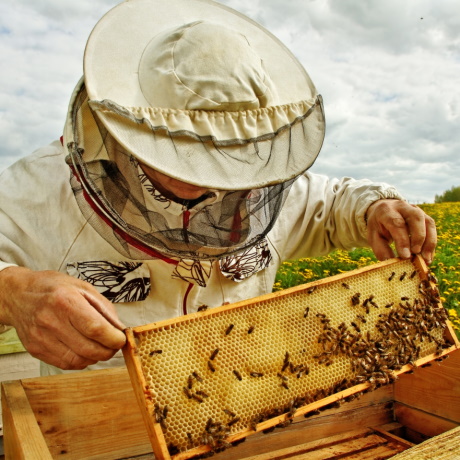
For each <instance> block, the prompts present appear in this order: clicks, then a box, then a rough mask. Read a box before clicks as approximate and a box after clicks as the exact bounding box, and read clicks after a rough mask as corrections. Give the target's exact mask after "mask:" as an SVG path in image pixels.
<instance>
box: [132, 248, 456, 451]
mask: <svg viewBox="0 0 460 460" xmlns="http://www.w3.org/2000/svg"><path fill="white" fill-rule="evenodd" d="M400 262H401V261H400V260H398V259H392V260H389V261H386V262H381V263H377V264H374V265H372V266H369V267H364V268H362V269H359V270H354V271H352V272H347V273H344V274H341V275H337V276H334V277H330V278H327V279H324V280H320V281H316V282H314V283H309V284H307V285H303V286H297V287H295V288H292V289H288V290H285V291H282V292H278V293H275V294H269V295H266V296H261V297H258V298H257V299H250V300H247V301H244V302H238V303H236V304H233V305H226V306H222V307H218V308H213V309H211V310H207V311H205V312H201V313H195V314H191V315H187V316H184V317H181V318H175V319H171V320H168V321H162V322H160V323H155V324H150V325H145V326H140V327H136V328H130V329H128V330H127V345H126V347H125V348H124V355H125V361H126V364H127V367H128V371H129V373H130V376H131V380H132V383H133V388H134V391H135V394H136V397H137V400H138V403H139V406H140V410H141V413H142V415H143V418H144V422H145V425H146V428H147V432H148V435H149V438H150V441H151V444H152V448H153V451H154V453H155V456H156V457H157V458H158V459H161V460H163V459H166V460H169V459H171V458H173V459H175V460H184V459H187V458H190V457H193V456H196V455H201V454H205V453H206V452H208V451H210V450H211V447H210V446H209V445H206V444H202V445H201V446H198V447H194V448H190V449H189V450H187V451H186V452H180V453H171V452H170V450H168V447H167V442H166V440H165V436H164V432H163V429H162V427H161V423H159V422H158V420H156V417H155V404H156V402H155V396H154V394H153V393H152V392H151V391H150V390H149V384H148V381H147V378H146V372H147V371H146V370H145V369H144V367H143V362H142V361H141V358H140V352H139V349H138V348H139V347H138V340H139V337H140V336H141V335H142V334H143V333H144V332H146V331H147V332H150V331H162V330H163V329H168V328H169V327H174V326H175V325H177V324H178V323H180V322H181V321H184V322H186V321H189V320H190V319H196V320H200V319H201V318H206V317H213V316H214V315H222V314H224V315H225V314H226V313H228V312H232V311H234V310H237V309H239V308H242V307H247V306H248V305H249V306H251V305H252V304H253V303H255V302H256V301H257V302H261V301H262V302H263V301H271V300H272V299H280V298H281V299H282V298H283V297H284V296H290V295H295V294H297V293H299V292H300V293H302V292H305V291H306V290H311V289H316V288H319V287H321V286H325V285H327V284H330V283H337V282H338V281H340V282H341V283H342V284H343V285H346V282H349V280H351V279H353V278H354V277H356V276H358V275H361V274H365V273H368V272H371V271H377V270H382V269H391V267H393V268H394V267H397V266H398V264H399V263H400ZM413 264H414V267H415V268H416V269H417V271H418V273H420V274H421V275H422V276H421V278H422V279H430V277H429V274H428V270H427V267H426V265H425V264H424V262H423V259H422V258H421V257H415V258H414V259H413ZM407 276H409V275H407ZM430 284H431V286H432V287H435V286H434V281H433V280H431V281H430ZM445 336H446V339H447V340H448V341H449V342H450V343H451V346H450V347H449V348H446V349H444V350H443V351H442V352H441V351H439V350H438V351H437V352H436V353H432V354H429V355H426V356H423V357H421V358H420V359H417V361H416V362H415V363H412V364H407V365H405V366H403V367H402V368H401V369H399V370H396V371H394V373H393V374H394V375H396V376H398V375H401V374H404V373H406V372H412V371H413V368H414V366H424V365H427V364H428V363H430V362H431V361H434V360H440V359H441V357H442V356H445V355H447V354H448V353H450V352H452V351H454V350H456V349H457V348H458V346H459V344H458V340H457V338H456V336H455V333H454V331H453V329H452V327H451V325H450V324H449V322H447V328H446V329H445ZM371 387H372V385H371V383H369V382H364V383H360V384H356V385H354V386H353V387H351V388H347V389H345V390H343V391H338V392H335V393H334V394H331V395H329V396H327V397H325V398H322V399H321V400H317V401H315V402H312V403H309V404H306V405H304V406H302V407H298V408H296V410H295V411H294V412H291V413H289V414H287V413H283V414H282V415H277V416H274V417H271V418H270V419H268V420H264V421H262V422H261V423H258V424H257V426H256V427H251V428H247V429H243V430H241V431H239V432H237V433H233V434H231V435H230V436H228V437H227V438H226V441H227V442H228V443H235V442H238V441H240V440H244V438H246V437H247V436H250V435H253V434H255V433H258V432H263V431H266V430H268V429H271V428H273V427H275V426H277V425H279V424H288V423H289V421H290V419H291V418H292V417H299V416H302V415H306V414H308V413H312V412H314V411H317V410H318V409H320V408H322V407H324V406H328V405H331V404H334V403H336V402H337V401H342V400H345V399H347V398H349V397H351V395H353V394H357V393H361V392H363V391H367V390H368V389H369V388H371ZM398 410H400V411H401V410H402V411H404V409H398Z"/></svg>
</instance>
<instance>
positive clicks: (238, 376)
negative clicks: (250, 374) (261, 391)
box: [233, 369, 243, 381]
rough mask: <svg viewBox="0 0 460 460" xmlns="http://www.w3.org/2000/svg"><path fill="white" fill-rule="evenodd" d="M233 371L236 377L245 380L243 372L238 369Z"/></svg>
mask: <svg viewBox="0 0 460 460" xmlns="http://www.w3.org/2000/svg"><path fill="white" fill-rule="evenodd" d="M233 373H234V374H235V377H236V378H237V379H238V380H240V381H241V380H243V377H241V374H240V373H239V372H238V371H237V370H235V369H234V370H233Z"/></svg>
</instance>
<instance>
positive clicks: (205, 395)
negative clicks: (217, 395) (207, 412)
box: [195, 390, 209, 398]
mask: <svg viewBox="0 0 460 460" xmlns="http://www.w3.org/2000/svg"><path fill="white" fill-rule="evenodd" d="M195 394H197V395H198V396H203V398H209V395H208V393H206V391H203V390H198V391H196V392H195Z"/></svg>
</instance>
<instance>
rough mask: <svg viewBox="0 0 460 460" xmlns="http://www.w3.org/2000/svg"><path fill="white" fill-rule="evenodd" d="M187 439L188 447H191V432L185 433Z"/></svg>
mask: <svg viewBox="0 0 460 460" xmlns="http://www.w3.org/2000/svg"><path fill="white" fill-rule="evenodd" d="M187 439H188V448H189V449H191V448H192V447H193V438H192V433H187Z"/></svg>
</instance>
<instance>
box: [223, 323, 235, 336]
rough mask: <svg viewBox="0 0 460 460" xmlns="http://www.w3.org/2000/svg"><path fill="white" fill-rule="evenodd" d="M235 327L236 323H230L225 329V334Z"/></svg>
mask: <svg viewBox="0 0 460 460" xmlns="http://www.w3.org/2000/svg"><path fill="white" fill-rule="evenodd" d="M234 327H235V325H234V324H230V325H229V326H228V327H227V329H226V331H225V335H228V334H230V332H232V329H233V328H234Z"/></svg>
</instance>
